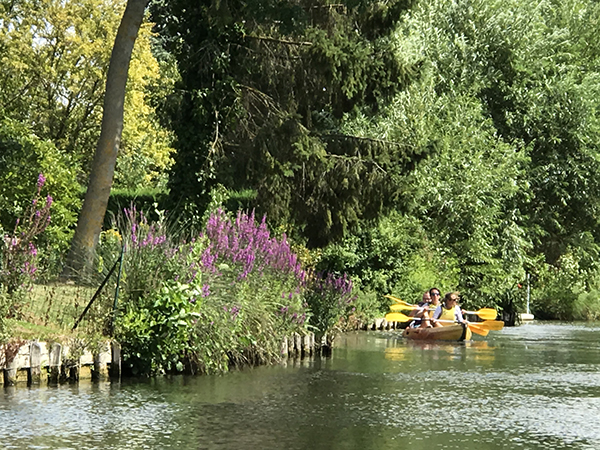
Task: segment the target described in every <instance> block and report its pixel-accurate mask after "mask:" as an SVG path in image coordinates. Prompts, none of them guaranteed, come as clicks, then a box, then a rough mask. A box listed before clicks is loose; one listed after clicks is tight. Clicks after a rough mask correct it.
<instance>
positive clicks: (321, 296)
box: [304, 271, 356, 341]
mask: <svg viewBox="0 0 600 450" xmlns="http://www.w3.org/2000/svg"><path fill="white" fill-rule="evenodd" d="M304 298H305V299H306V302H307V305H308V308H309V309H310V311H311V313H312V314H311V316H310V319H309V323H310V325H311V326H312V327H313V328H314V330H315V335H316V338H317V340H318V341H319V340H320V338H321V337H322V336H323V335H325V334H326V333H329V332H331V331H332V330H334V329H335V327H336V325H338V323H339V322H340V319H342V318H343V317H345V316H347V315H348V314H349V313H350V312H352V308H353V304H354V302H355V300H356V295H354V293H353V285H352V280H351V279H350V278H349V277H348V276H347V275H346V274H344V275H342V276H338V275H336V274H333V273H322V272H314V271H311V272H310V273H309V274H308V276H307V278H306V282H305V284H304Z"/></svg>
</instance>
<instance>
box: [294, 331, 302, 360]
mask: <svg viewBox="0 0 600 450" xmlns="http://www.w3.org/2000/svg"><path fill="white" fill-rule="evenodd" d="M301 355H302V336H300V335H299V334H298V333H294V356H301Z"/></svg>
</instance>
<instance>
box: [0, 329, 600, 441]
mask: <svg viewBox="0 0 600 450" xmlns="http://www.w3.org/2000/svg"><path fill="white" fill-rule="evenodd" d="M475 339H477V340H474V341H471V342H467V343H456V344H422V343H415V342H407V341H405V340H403V339H402V338H401V337H400V336H399V334H398V333H397V332H395V331H389V332H358V333H351V334H347V335H343V336H341V337H340V338H339V339H338V342H337V343H336V345H337V348H336V349H335V351H334V354H333V356H332V357H331V358H329V359H309V360H304V361H302V362H299V361H297V362H295V363H294V362H292V361H290V362H289V363H288V364H287V365H280V366H274V367H258V368H252V369H246V370H242V371H234V372H231V373H228V374H225V375H222V376H198V377H171V378H168V377H165V378H156V379H151V380H142V381H140V380H126V381H123V382H121V383H108V382H106V383H97V384H92V383H90V382H81V383H79V384H78V385H62V386H59V387H53V388H50V387H41V388H31V389H29V388H26V387H20V386H19V387H16V388H4V389H3V390H0V447H1V448H7V449H53V450H54V449H74V450H75V449H76V450H85V449H131V450H133V449H171V448H173V449H179V450H186V449H335V450H338V449H339V450H341V449H361V450H370V449H376V450H384V449H404V448H407V449H408V448H410V449H427V450H431V449H462V450H471V449H472V450H475V449H477V450H492V449H494V450H495V449H526V450H534V449H545V450H548V449H594V450H596V449H600V421H599V420H598V419H599V418H600V325H588V324H556V323H552V324H550V323H540V324H536V323H532V324H527V325H523V326H520V327H514V328H505V329H504V330H502V331H500V332H491V333H490V334H489V336H487V337H486V338H480V337H479V336H476V337H475ZM0 389H1V388H0Z"/></svg>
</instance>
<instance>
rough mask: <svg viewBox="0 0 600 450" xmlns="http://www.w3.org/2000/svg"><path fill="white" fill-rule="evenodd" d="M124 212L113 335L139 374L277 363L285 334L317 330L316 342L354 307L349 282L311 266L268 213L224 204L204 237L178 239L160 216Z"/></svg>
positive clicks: (131, 367)
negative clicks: (233, 212)
mask: <svg viewBox="0 0 600 450" xmlns="http://www.w3.org/2000/svg"><path fill="white" fill-rule="evenodd" d="M125 214H126V215H125V218H124V219H125V220H124V223H123V224H122V225H125V226H122V227H121V228H122V229H123V230H124V234H123V243H124V245H125V246H126V249H127V250H126V252H125V262H124V266H125V267H126V270H125V273H124V286H123V291H122V297H121V298H122V300H121V304H122V307H121V312H120V313H119V316H118V320H117V324H116V332H117V335H116V337H117V339H118V340H119V341H120V342H121V345H122V346H123V355H124V359H125V362H126V365H127V366H128V367H129V368H130V369H131V370H132V371H133V372H134V373H142V374H152V373H156V372H164V371H172V372H175V371H182V370H184V368H187V369H188V370H190V371H192V372H195V371H200V372H208V373H210V372H216V371H224V370H228V368H229V367H231V366H234V365H238V364H248V363H251V364H256V363H260V362H269V361H274V360H277V359H278V358H279V356H280V355H279V352H280V350H281V341H282V339H283V338H284V337H286V336H290V335H291V334H292V333H294V332H298V333H301V334H305V333H306V332H307V331H308V330H314V331H315V334H316V335H317V340H318V342H320V340H321V337H322V336H323V335H324V334H325V333H327V332H332V331H333V329H334V327H335V326H336V325H337V324H338V322H339V321H340V319H341V318H342V317H345V316H346V315H347V314H348V313H349V312H351V307H352V305H351V303H352V300H353V298H352V284H351V283H350V281H349V280H348V279H347V278H346V277H338V276H336V275H334V274H328V275H326V276H324V277H323V276H317V275H315V274H309V273H307V272H306V271H305V270H304V269H303V268H302V266H301V263H300V261H299V260H298V257H297V255H296V254H295V253H293V252H292V250H291V248H290V246H289V243H288V242H287V239H286V236H285V234H284V235H282V236H281V237H280V238H279V239H278V238H274V237H271V235H270V233H269V231H268V229H267V226H266V221H265V219H264V218H263V220H262V221H261V222H260V223H257V222H256V220H255V218H254V215H253V214H250V215H246V214H243V213H238V215H237V216H236V217H235V218H230V217H228V216H227V215H226V214H225V213H224V212H223V211H222V210H220V209H219V210H217V211H215V212H214V213H212V214H211V215H210V217H209V219H208V221H207V224H206V227H205V229H204V231H203V232H202V233H201V234H200V235H198V236H195V237H194V238H192V239H191V240H189V239H188V240H187V241H180V240H176V239H175V237H174V236H173V233H172V232H169V231H168V230H167V229H165V227H164V223H162V222H157V223H150V222H149V221H148V220H147V219H146V216H145V215H144V214H143V213H140V212H137V211H136V210H135V209H129V210H126V212H125ZM107 241H108V242H107V243H108V247H110V241H111V240H110V239H107Z"/></svg>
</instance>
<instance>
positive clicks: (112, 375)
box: [0, 333, 315, 386]
mask: <svg viewBox="0 0 600 450" xmlns="http://www.w3.org/2000/svg"><path fill="white" fill-rule="evenodd" d="M314 354H315V335H314V333H307V334H305V335H300V334H298V333H294V334H293V335H291V336H288V337H286V338H284V339H283V340H282V341H281V352H280V358H281V360H282V361H285V360H287V359H288V358H292V359H304V358H309V357H312V356H314ZM121 375H122V357H121V346H120V345H119V344H118V343H117V342H115V341H109V340H105V341H101V342H98V343H95V344H94V345H93V346H91V347H90V346H85V345H84V344H83V343H82V342H81V341H78V340H76V339H75V340H70V341H68V342H66V343H58V342H40V341H37V340H31V341H25V340H22V339H19V340H12V341H10V342H9V343H7V344H4V345H0V385H2V386H14V385H25V384H26V385H27V386H39V385H43V384H48V385H56V384H59V383H74V382H78V381H79V380H92V381H100V380H108V379H113V380H114V379H117V380H118V379H120V377H121Z"/></svg>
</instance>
